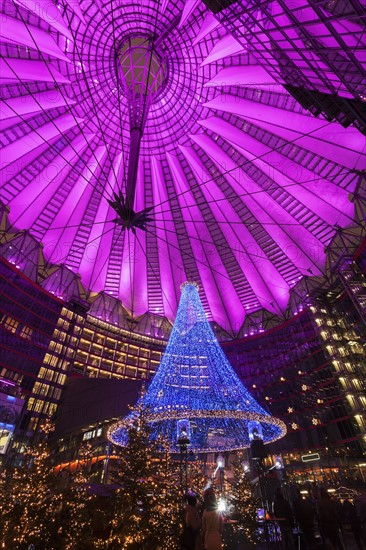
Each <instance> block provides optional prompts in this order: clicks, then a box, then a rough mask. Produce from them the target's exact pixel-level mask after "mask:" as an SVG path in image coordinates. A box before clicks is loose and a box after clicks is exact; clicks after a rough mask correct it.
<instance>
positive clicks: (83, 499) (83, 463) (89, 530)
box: [61, 444, 96, 550]
mask: <svg viewBox="0 0 366 550" xmlns="http://www.w3.org/2000/svg"><path fill="white" fill-rule="evenodd" d="M92 456H93V455H92V449H91V446H90V445H89V444H86V445H84V446H83V447H81V449H80V451H79V457H78V463H77V467H76V471H75V473H74V474H73V475H72V477H71V478H70V483H69V487H68V489H67V490H66V491H65V492H64V494H63V502H62V512H61V518H62V525H61V530H62V535H63V539H64V544H65V548H66V549H74V548H78V549H79V550H84V549H85V550H88V549H90V548H93V545H94V536H93V508H94V504H95V502H96V495H95V494H92V493H91V492H90V490H89V489H90V485H89V478H90V472H89V471H90V466H91V461H92Z"/></svg>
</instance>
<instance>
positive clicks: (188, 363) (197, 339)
mask: <svg viewBox="0 0 366 550" xmlns="http://www.w3.org/2000/svg"><path fill="white" fill-rule="evenodd" d="M140 404H141V405H143V406H144V407H146V409H147V411H148V412H147V418H148V422H149V423H150V424H151V426H152V437H153V438H157V437H158V436H159V435H161V436H164V437H165V438H167V439H168V440H169V441H170V446H171V451H174V450H176V448H177V442H178V439H179V437H180V436H181V435H182V430H183V433H185V434H186V435H187V436H188V439H189V441H190V447H191V448H192V450H195V451H196V452H213V451H224V450H225V451H227V450H234V449H240V448H244V447H248V446H249V445H250V442H251V440H252V439H253V438H256V437H260V438H261V439H263V441H264V442H265V443H269V442H271V441H275V440H277V439H279V438H281V437H283V436H284V435H285V433H286V427H285V425H284V423H283V422H282V421H280V420H278V419H276V418H273V417H272V416H270V415H269V414H268V413H267V412H266V411H265V410H264V409H263V408H262V407H261V406H260V405H259V404H258V403H257V402H256V400H255V399H254V398H253V397H252V396H251V395H250V393H249V392H248V390H247V389H246V388H245V387H244V386H243V384H242V383H241V381H240V379H239V377H238V376H237V375H236V373H235V372H234V370H233V368H232V366H231V365H230V363H229V361H228V360H227V358H226V356H225V354H224V352H223V351H222V349H221V347H220V345H219V343H218V341H217V339H216V337H215V335H214V333H213V331H212V329H211V327H210V324H209V323H208V321H207V318H206V315H205V312H204V309H203V306H202V303H201V301H200V298H199V295H198V286H197V285H196V284H195V283H191V282H187V283H184V284H183V285H182V295H181V300H180V303H179V308H178V312H177V317H176V320H175V323H174V327H173V330H172V333H171V336H170V338H169V341H168V345H167V348H166V351H165V354H164V356H163V358H162V361H161V363H160V366H159V368H158V370H157V372H156V374H155V376H154V378H153V379H152V381H151V383H150V385H149V387H148V389H147V391H146V393H145V394H144V395H143V396H142V397H141V401H140ZM133 421H134V413H131V414H130V415H129V416H128V417H126V418H125V419H123V420H122V421H120V422H118V423H117V424H114V425H113V426H112V427H111V428H110V430H109V438H110V440H111V441H112V442H113V443H116V444H119V445H124V444H125V443H126V438H127V430H128V427H129V425H130V424H131V423H132V422H133Z"/></svg>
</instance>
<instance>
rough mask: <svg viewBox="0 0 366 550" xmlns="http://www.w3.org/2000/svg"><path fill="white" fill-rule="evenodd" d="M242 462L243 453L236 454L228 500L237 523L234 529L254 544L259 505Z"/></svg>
mask: <svg viewBox="0 0 366 550" xmlns="http://www.w3.org/2000/svg"><path fill="white" fill-rule="evenodd" d="M242 462H243V453H242V452H238V453H237V456H236V460H235V461H234V462H233V485H232V489H231V495H230V499H229V500H230V505H231V506H232V507H233V508H234V512H233V518H234V519H235V520H236V521H237V524H236V526H237V527H236V528H237V529H238V530H242V531H244V534H245V538H246V540H248V541H250V542H254V541H255V531H256V514H257V509H258V506H259V503H258V499H256V498H255V497H254V496H253V488H252V485H251V483H250V477H249V473H247V472H244V471H243V466H242Z"/></svg>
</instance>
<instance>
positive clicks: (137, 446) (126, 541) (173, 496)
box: [99, 406, 182, 550]
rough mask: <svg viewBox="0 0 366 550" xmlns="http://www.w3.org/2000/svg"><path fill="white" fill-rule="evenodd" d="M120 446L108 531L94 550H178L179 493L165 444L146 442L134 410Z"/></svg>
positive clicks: (140, 413)
mask: <svg viewBox="0 0 366 550" xmlns="http://www.w3.org/2000/svg"><path fill="white" fill-rule="evenodd" d="M134 412H135V420H134V423H133V424H132V425H131V427H130V429H129V431H128V439H127V441H126V445H125V446H124V447H122V448H121V451H120V458H119V466H118V474H117V479H116V482H117V483H118V485H119V486H120V488H119V489H118V490H117V491H116V495H115V499H114V517H113V521H112V532H111V535H110V537H109V540H108V541H107V543H106V544H103V543H102V542H101V541H100V543H99V546H100V547H103V546H104V547H107V548H122V549H125V550H135V549H136V550H137V549H138V550H154V549H163V548H169V549H171V550H174V549H175V548H178V542H177V541H178V538H179V532H180V528H181V526H180V515H181V502H182V494H181V491H180V486H179V471H178V468H177V465H176V464H175V463H174V461H173V460H172V458H171V455H170V453H169V446H168V444H167V442H165V441H163V440H161V439H159V438H158V439H156V440H153V441H151V438H150V436H151V429H150V428H149V425H148V423H147V422H146V411H145V410H144V409H143V408H142V407H141V406H138V407H137V409H136V410H135V411H134Z"/></svg>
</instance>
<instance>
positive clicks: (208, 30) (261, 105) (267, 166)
mask: <svg viewBox="0 0 366 550" xmlns="http://www.w3.org/2000/svg"><path fill="white" fill-rule="evenodd" d="M244 4H245V3H244V2H237V5H238V9H239V7H240V6H242V7H243V6H244ZM268 4H273V6H272V7H271V10H272V11H271V14H272V16H271V17H272V19H271V21H269V22H266V23H265V24H264V23H263V20H264V18H265V13H264V12H263V13H259V12H258V13H257V11H256V12H255V13H256V18H257V19H256V23H255V24H254V23H253V21H252V22H251V24H250V26H248V29H249V30H250V33H251V35H252V36H253V33H254V34H255V33H257V38H258V50H259V49H260V48H262V49H261V50H260V51H258V52H257V54H256V52H255V51H253V44H255V41H251V40H249V41H248V45H245V44H244V41H243V40H240V41H238V40H237V37H234V36H233V35H232V34H230V33H229V31H228V28H229V27H228V26H225V25H224V22H223V21H221V22H220V21H219V20H218V18H216V17H215V16H214V15H213V14H212V13H211V12H210V11H208V9H207V8H206V6H205V5H204V4H203V3H202V2H201V1H200V0H186V1H183V0H174V1H172V0H150V1H148V0H142V1H141V0H139V1H137V0H136V2H134V1H132V0H131V1H129V2H126V1H125V0H113V1H112V0H60V1H59V2H56V0H55V2H54V3H51V2H50V1H49V0H37V1H33V0H14V2H10V1H9V0H4V1H3V2H2V9H3V12H4V15H3V16H2V17H3V19H2V25H1V28H0V33H1V43H0V48H1V54H2V59H1V66H0V73H1V95H2V98H3V100H4V101H3V103H2V110H1V125H2V137H1V144H2V146H3V151H2V157H1V167H0V168H1V190H0V193H1V195H0V196H1V200H2V202H3V203H5V204H6V205H8V206H9V207H10V214H9V219H10V222H11V228H10V233H13V234H16V233H17V232H19V231H22V230H24V229H28V230H29V231H30V233H31V235H33V236H34V237H35V238H36V239H37V241H39V242H41V243H42V244H43V247H44V248H43V254H44V256H45V259H46V260H47V262H48V264H47V265H49V267H50V268H51V266H52V269H53V270H54V269H55V267H54V266H55V265H61V264H64V265H65V266H66V267H67V268H68V270H70V272H71V273H72V272H73V273H77V274H80V276H81V282H82V284H83V285H84V287H85V288H87V289H90V290H91V291H93V292H100V291H102V290H104V291H105V293H106V294H109V295H111V296H112V297H114V298H119V299H120V300H121V302H122V306H121V307H123V308H124V310H127V311H128V312H129V313H130V314H132V315H133V316H135V317H136V316H139V315H142V314H144V313H145V312H147V311H148V312H150V313H154V314H158V315H161V316H166V317H167V318H168V319H174V317H175V314H176V310H177V306H178V302H179V298H180V285H181V283H182V282H183V281H185V280H187V279H189V280H194V281H196V282H198V283H199V285H200V289H201V291H200V292H201V294H200V295H201V298H202V303H203V305H204V308H205V311H206V314H207V317H208V319H209V320H215V321H216V322H217V323H218V324H219V325H220V326H222V327H224V328H225V329H226V330H227V331H229V332H230V333H231V334H237V333H238V331H239V329H240V327H241V326H242V324H243V321H244V319H245V316H246V314H248V313H252V312H254V311H256V310H259V309H262V308H264V309H266V310H268V311H269V312H271V313H272V314H274V315H278V316H280V317H281V316H283V314H284V311H285V310H286V306H287V303H288V300H289V291H290V288H291V286H293V285H294V284H295V283H297V282H298V281H299V280H300V279H301V278H302V277H303V276H312V275H315V276H317V275H322V274H323V272H324V266H325V252H324V249H325V247H326V246H327V244H328V243H329V242H330V240H331V239H332V237H333V236H334V233H335V229H336V228H337V227H348V226H350V225H352V224H353V223H354V205H353V204H352V203H351V202H350V200H349V196H350V193H352V192H353V191H354V190H355V186H356V183H357V181H358V178H359V173H360V172H359V171H360V170H362V169H363V168H364V167H365V136H364V135H362V134H361V133H360V132H359V131H358V130H357V129H356V128H355V127H353V126H349V127H348V128H344V127H343V126H341V125H340V124H338V122H336V121H332V122H330V121H327V120H325V118H323V117H322V116H318V117H314V116H313V115H311V114H310V112H309V111H307V110H305V109H304V108H303V107H301V106H300V105H299V103H297V101H296V100H295V99H294V98H293V97H292V96H291V95H290V94H289V93H288V92H287V91H286V89H285V87H284V86H283V82H281V79H279V78H277V75H276V68H274V70H273V71H271V72H269V71H268V67H269V65H270V64H271V63H265V62H263V59H264V57H265V55H266V53H265V50H266V47H267V46H268V41H272V42H273V41H275V40H276V30H275V28H274V23H273V21H275V20H277V19H278V21H282V25H284V26H285V25H287V24H288V20H287V18H288V15H286V14H285V13H284V12H283V10H282V11H281V8H280V6H281V5H282V2H269V3H266V6H267V5H268ZM297 4H299V6H300V7H301V10H300V9H299V10H298V11H297V12H296V14H297V15H296V21H295V22H294V21H292V23H291V25H292V27H291V32H290V31H289V30H288V32H287V35H286V40H285V39H284V38H283V37H282V38H281V40H280V39H279V41H278V44H277V48H280V49H281V48H283V49H284V50H285V51H286V55H287V57H288V58H289V59H291V63H297V65H298V68H300V67H303V68H304V72H306V73H307V75H308V77H309V79H310V80H311V82H312V83H314V82H315V81H316V79H315V78H313V79H311V78H310V76H309V74H310V72H309V71H310V70H314V71H315V70H316V73H317V78H319V82H323V83H324V82H325V80H326V79H328V80H329V81H331V82H333V84H334V86H336V87H337V86H338V91H339V93H340V95H342V96H343V97H349V96H350V92H349V90H350V84H349V79H348V80H347V81H346V82H345V81H344V80H342V79H341V80H340V79H339V78H340V77H339V74H337V72H336V71H335V69H334V63H333V64H332V63H330V65H329V66H328V65H326V63H325V61H324V59H319V58H318V57H317V56H316V54H315V53H314V52H313V51H312V50H311V48H310V46H309V44H310V42H309V40H308V41H307V40H306V32H308V30H309V25H310V23H309V18H310V19H311V18H313V19H312V21H313V24H312V25H310V26H311V29H310V31H311V37H312V40H315V39H316V38H319V43H321V44H323V45H324V46H325V47H326V48H327V51H328V53H329V51H331V49H332V44H333V42H332V36H333V34H334V33H335V32H339V33H340V35H341V37H342V44H344V47H345V51H346V50H347V52H346V53H347V55H348V56H349V55H350V52H351V53H352V54H353V55H354V58H355V63H356V61H357V66H358V67H363V69H364V68H365V58H366V54H365V44H366V41H365V40H364V38H363V37H364V34H360V33H361V30H360V28H359V27H360V24H359V23H358V22H357V20H356V18H355V16H353V15H352V14H351V15H347V13H345V14H344V15H343V14H342V13H336V14H334V13H331V12H329V13H328V12H326V9H325V8H324V7H323V8H322V18H323V19H326V18H327V17H328V18H329V20H331V21H332V25H331V26H329V25H328V26H327V25H324V24H323V22H322V23H321V24H320V22H319V21H317V20H316V17H317V15H316V13H317V10H315V11H314V10H313V9H310V6H312V5H313V4H317V2H314V0H309V1H308V2H305V1H301V2H300V1H298V2H297ZM297 4H296V5H297ZM357 5H358V2H357ZM233 6H234V5H233ZM233 6H231V9H233ZM285 11H286V10H285ZM253 13H254V12H253ZM276 18H277V19H276ZM219 19H220V18H219ZM4 22H5V23H4ZM248 25H249V24H248ZM302 25H303V26H304V29H303V28H302ZM286 28H287V27H286ZM335 29H336V30H335ZM337 29H338V30H337ZM242 30H243V29H241V31H242ZM305 31H306V32H305ZM310 31H309V32H310ZM266 33H267V34H266ZM355 33H356V34H355ZM359 34H360V36H359ZM317 35H318V36H317ZM248 36H249V35H248ZM264 36H267V37H268V38H266V40H265V39H264V38H263V37H264ZM141 37H143V38H144V37H146V40H147V44H148V46H146V48H148V47H150V45H151V44H153V48H154V55H153V56H152V63H150V59H149V55H148V50H147V49H144V48H145V45H142V46H141V44H142V42H143V39H142V38H141ZM141 40H142V42H141ZM127 43H128V44H129V46H128V47H127V46H126V44H127ZM259 44H261V46H259ZM136 45H137V46H138V48H139V53H138V55H139V58H138V63H140V65H141V71H142V74H144V75H146V74H147V75H149V74H150V75H152V77H151V76H150V77H151V78H153V79H156V82H157V84H156V83H155V81H154V82H153V83H150V81H149V85H150V87H151V89H152V90H153V97H151V98H150V99H151V101H150V104H149V111H148V115H147V118H146V122H145V127H144V132H143V138H142V141H141V148H140V151H139V157H138V161H137V164H138V170H137V177H136V182H135V184H136V186H135V188H134V205H133V208H134V211H136V212H140V211H144V210H145V209H150V208H151V211H150V213H151V218H152V220H151V221H149V222H148V223H147V224H146V231H143V230H141V229H137V230H136V232H135V233H134V232H132V231H130V230H128V229H126V227H123V226H121V225H119V224H118V223H115V221H114V220H115V219H116V212H115V210H114V209H113V208H112V207H111V205H110V204H109V203H108V199H109V200H111V199H113V196H114V195H113V193H116V194H117V195H118V194H122V195H123V194H124V193H125V191H126V186H127V169H128V165H129V156H130V117H131V112H130V107H131V98H129V94H128V92H126V82H127V84H128V85H131V82H132V81H133V86H134V87H135V88H136V86H137V85H138V86H141V82H140V80H139V78H140V75H139V68H140V67H139V65H138V63H137V62H136V66H137V68H136V67H134V68H133V71H132V70H131V69H130V66H129V65H128V59H132V58H133V62H135V61H136V59H137V58H136V57H133V56H135V53H134V50H133V48H136V47H137V46H136ZM306 45H307V46H306ZM297 48H298V49H299V50H301V52H302V53H301V55H302V56H303V55H305V56H308V58H309V59H310V60H311V63H310V64H309V67H310V68H309V67H308V66H307V65H305V64H304V63H303V62H302V61H301V58H300V57H298V56H297V57H296V55H297V54H296V52H297ZM306 48H308V51H307V50H306ZM335 48H336V53H337V56H339V55H341V53H340V46H339V42H338V43H337V44H336V46H335ZM304 52H305V54H304ZM336 60H337V63H338V65H337V67H338V68H339V67H340V65H339V63H340V60H339V59H338V57H337V58H336ZM119 63H122V64H123V63H124V65H123V66H122V67H121V65H119ZM144 63H145V66H144ZM146 63H149V66H148V67H146ZM314 67H315V68H316V69H314ZM299 70H300V69H299ZM150 77H149V78H150ZM143 78H146V77H143ZM143 78H142V86H143V82H144V80H143ZM328 80H327V81H328ZM136 82H137V84H136ZM357 86H358V87H357V90H358V92H357V93H359V90H360V86H361V84H359V83H358V84H357ZM135 88H134V89H135ZM324 89H325V85H322V86H320V87H319V90H320V91H322V90H324ZM360 97H361V96H360ZM365 97H366V96H365ZM361 99H362V98H361ZM136 158H137V157H136ZM55 277H56V275H55ZM70 281H71V279H70ZM68 284H69V283H68ZM70 284H71V283H70ZM70 288H71V287H70ZM116 307H117V306H116ZM117 309H118V308H117ZM117 309H116V311H117Z"/></svg>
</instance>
